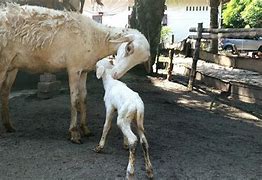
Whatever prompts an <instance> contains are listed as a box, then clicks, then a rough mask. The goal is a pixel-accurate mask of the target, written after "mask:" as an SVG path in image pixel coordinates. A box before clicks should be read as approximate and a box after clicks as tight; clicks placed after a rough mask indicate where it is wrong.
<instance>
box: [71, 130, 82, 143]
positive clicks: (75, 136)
mask: <svg viewBox="0 0 262 180" xmlns="http://www.w3.org/2000/svg"><path fill="white" fill-rule="evenodd" d="M70 141H71V142H72V143H75V144H82V141H81V135H80V133H79V132H78V131H77V130H71V131H70Z"/></svg>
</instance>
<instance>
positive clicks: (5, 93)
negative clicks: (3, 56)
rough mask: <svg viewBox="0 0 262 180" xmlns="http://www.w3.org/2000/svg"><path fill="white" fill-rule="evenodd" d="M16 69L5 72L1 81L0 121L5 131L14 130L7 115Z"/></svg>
mask: <svg viewBox="0 0 262 180" xmlns="http://www.w3.org/2000/svg"><path fill="white" fill-rule="evenodd" d="M17 71H18V70H17V69H15V70H13V71H10V72H7V74H6V79H5V80H4V82H3V83H2V89H1V101H2V112H1V113H2V114H1V115H2V121H3V125H4V127H5V129H6V131H7V132H14V131H15V129H14V127H13V125H12V123H11V120H10V115H9V105H8V104H9V94H10V90H11V87H12V85H13V83H14V81H15V78H16V74H17Z"/></svg>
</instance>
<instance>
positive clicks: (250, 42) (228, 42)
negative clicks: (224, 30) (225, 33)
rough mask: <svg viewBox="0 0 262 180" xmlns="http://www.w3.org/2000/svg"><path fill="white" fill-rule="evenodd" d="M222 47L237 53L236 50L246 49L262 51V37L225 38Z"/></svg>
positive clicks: (222, 40)
mask: <svg viewBox="0 0 262 180" xmlns="http://www.w3.org/2000/svg"><path fill="white" fill-rule="evenodd" d="M220 48H221V49H222V50H225V51H227V52H230V53H236V51H245V52H251V51H254V52H258V51H260V52H262V37H258V38H254V39H250V38H249V39H248V38H243V39H232V38H225V39H221V41H220Z"/></svg>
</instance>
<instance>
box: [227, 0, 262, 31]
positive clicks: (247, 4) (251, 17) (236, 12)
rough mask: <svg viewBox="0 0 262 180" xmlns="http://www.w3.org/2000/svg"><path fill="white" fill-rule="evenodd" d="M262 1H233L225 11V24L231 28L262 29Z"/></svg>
mask: <svg viewBox="0 0 262 180" xmlns="http://www.w3.org/2000/svg"><path fill="white" fill-rule="evenodd" d="M261 19H262V2H261V0H231V1H230V2H229V3H228V4H227V5H226V7H225V9H224V10H223V24H224V26H225V27H229V28H244V27H245V26H250V27H262V20H261Z"/></svg>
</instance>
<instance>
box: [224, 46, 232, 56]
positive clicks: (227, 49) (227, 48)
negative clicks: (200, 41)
mask: <svg viewBox="0 0 262 180" xmlns="http://www.w3.org/2000/svg"><path fill="white" fill-rule="evenodd" d="M225 51H226V52H228V53H232V54H233V53H234V50H233V46H226V47H225Z"/></svg>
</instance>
